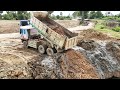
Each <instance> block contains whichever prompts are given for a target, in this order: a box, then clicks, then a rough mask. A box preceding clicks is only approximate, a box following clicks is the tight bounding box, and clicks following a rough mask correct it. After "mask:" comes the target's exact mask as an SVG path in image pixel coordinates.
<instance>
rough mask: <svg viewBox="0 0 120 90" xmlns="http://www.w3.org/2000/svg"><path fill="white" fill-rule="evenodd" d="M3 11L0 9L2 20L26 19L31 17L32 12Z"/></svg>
mask: <svg viewBox="0 0 120 90" xmlns="http://www.w3.org/2000/svg"><path fill="white" fill-rule="evenodd" d="M2 13H3V11H0V19H1V20H26V19H29V18H30V13H28V12H27V11H6V14H3V15H2Z"/></svg>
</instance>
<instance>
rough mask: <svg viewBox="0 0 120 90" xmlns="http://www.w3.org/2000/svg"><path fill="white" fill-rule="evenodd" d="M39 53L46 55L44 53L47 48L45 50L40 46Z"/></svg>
mask: <svg viewBox="0 0 120 90" xmlns="http://www.w3.org/2000/svg"><path fill="white" fill-rule="evenodd" d="M38 51H39V53H41V54H44V53H45V48H44V46H43V45H39V46H38Z"/></svg>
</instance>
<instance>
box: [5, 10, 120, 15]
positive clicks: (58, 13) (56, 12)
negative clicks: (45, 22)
mask: <svg viewBox="0 0 120 90" xmlns="http://www.w3.org/2000/svg"><path fill="white" fill-rule="evenodd" d="M60 12H62V13H63V16H68V15H69V14H70V15H72V14H73V12H74V11H54V12H53V13H52V14H54V15H60ZM106 12H107V11H102V13H103V14H105V13H106ZM110 12H111V13H112V14H113V15H116V14H119V13H120V11H110ZM3 13H5V11H4V12H3Z"/></svg>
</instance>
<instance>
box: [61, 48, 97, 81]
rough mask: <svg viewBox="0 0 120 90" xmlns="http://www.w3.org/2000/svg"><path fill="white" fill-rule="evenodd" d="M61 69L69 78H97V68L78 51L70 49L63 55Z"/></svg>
mask: <svg viewBox="0 0 120 90" xmlns="http://www.w3.org/2000/svg"><path fill="white" fill-rule="evenodd" d="M61 59H62V61H63V62H62V63H61V69H62V71H63V74H64V75H65V78H68V79H71V78H72V79H97V78H99V75H98V74H97V72H96V70H95V68H94V67H93V66H92V65H91V64H90V63H89V62H88V61H87V59H86V58H85V57H84V56H83V55H82V54H81V53H80V52H78V51H74V50H68V51H67V52H66V53H65V54H64V55H63V56H62V58H61Z"/></svg>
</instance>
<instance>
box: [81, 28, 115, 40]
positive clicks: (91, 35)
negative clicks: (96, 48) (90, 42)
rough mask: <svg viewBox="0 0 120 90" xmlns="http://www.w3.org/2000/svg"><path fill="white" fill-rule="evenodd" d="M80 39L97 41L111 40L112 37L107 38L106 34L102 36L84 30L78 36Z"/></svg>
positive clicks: (93, 31)
mask: <svg viewBox="0 0 120 90" xmlns="http://www.w3.org/2000/svg"><path fill="white" fill-rule="evenodd" d="M79 36H80V38H81V37H82V38H83V39H97V40H109V39H110V40H111V39H113V38H112V37H109V36H108V35H106V34H103V33H101V32H98V31H95V30H91V29H90V30H84V31H82V32H81V33H80V34H79Z"/></svg>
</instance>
